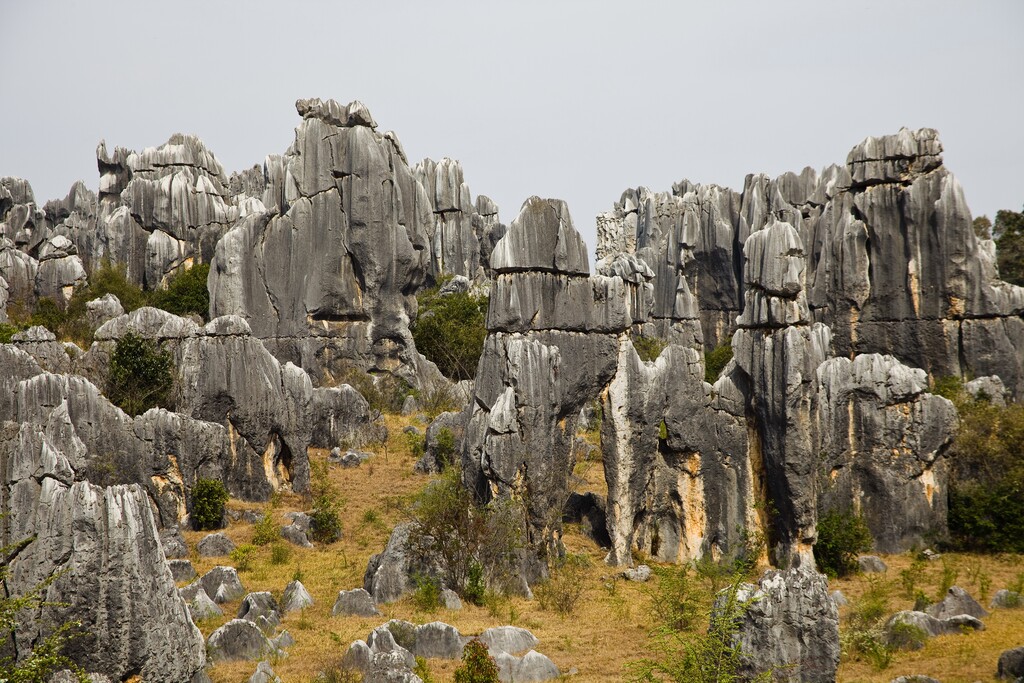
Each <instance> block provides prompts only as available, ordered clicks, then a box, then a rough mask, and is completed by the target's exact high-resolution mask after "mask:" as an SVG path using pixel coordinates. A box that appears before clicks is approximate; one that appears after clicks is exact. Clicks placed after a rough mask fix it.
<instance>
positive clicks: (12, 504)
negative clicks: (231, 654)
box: [0, 422, 205, 683]
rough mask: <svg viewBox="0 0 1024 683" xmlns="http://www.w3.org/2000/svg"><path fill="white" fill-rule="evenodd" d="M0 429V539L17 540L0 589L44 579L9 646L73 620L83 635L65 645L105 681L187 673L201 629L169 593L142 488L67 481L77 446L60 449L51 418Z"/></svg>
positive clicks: (19, 650) (26, 645)
mask: <svg viewBox="0 0 1024 683" xmlns="http://www.w3.org/2000/svg"><path fill="white" fill-rule="evenodd" d="M3 430H4V434H3V438H2V439H0V469H2V472H0V475H2V477H0V478H2V481H3V486H2V487H0V497H2V500H0V503H2V505H0V511H2V512H3V514H4V521H3V527H2V537H0V545H3V546H4V547H8V546H10V545H11V544H19V545H18V546H17V547H18V550H17V551H16V552H15V553H14V554H13V556H12V558H11V559H10V564H9V575H8V577H7V579H6V590H7V592H8V594H9V595H13V596H20V595H27V594H28V593H29V592H30V591H32V590H33V589H35V588H36V587H37V586H40V585H43V582H44V581H49V580H51V579H52V583H48V584H46V585H45V586H44V588H43V589H42V594H41V597H42V599H43V600H44V603H43V606H42V607H41V608H40V609H38V610H27V611H25V612H23V613H21V614H19V617H18V620H17V628H16V630H15V632H14V643H13V645H14V648H15V653H16V654H25V653H27V652H28V651H29V650H30V649H31V648H32V646H33V645H34V644H35V643H36V642H37V640H38V639H39V638H40V637H41V636H42V635H43V634H46V633H49V632H50V630H51V629H53V628H55V627H56V626H57V625H59V624H66V623H71V622H76V621H77V622H80V623H81V633H82V634H83V635H81V636H80V637H78V638H74V639H72V640H71V641H70V642H69V644H68V646H67V648H68V649H67V653H68V655H69V656H70V657H71V658H72V659H73V660H74V661H76V662H77V663H78V664H80V665H81V666H83V667H84V668H85V669H86V670H89V671H96V672H101V673H104V674H107V675H109V676H110V677H112V678H114V679H115V680H123V679H125V678H127V677H128V676H132V675H141V676H143V677H145V679H146V680H152V681H167V682H168V683H170V682H171V681H185V680H189V679H190V678H191V677H192V675H193V674H195V673H196V672H198V671H200V670H201V669H202V667H203V665H204V663H205V651H204V649H203V641H202V635H201V634H200V633H199V630H198V629H197V628H196V627H195V626H194V625H193V623H192V620H191V618H190V617H189V615H188V611H187V609H186V606H185V603H184V602H183V601H182V600H181V599H180V598H179V597H178V595H177V592H176V591H175V588H174V579H173V577H172V576H171V572H170V569H169V568H168V567H167V564H166V562H165V561H164V556H163V552H162V551H161V547H160V538H159V535H158V532H157V525H156V521H155V519H154V517H153V514H152V512H151V508H150V503H149V499H148V497H147V495H146V493H145V492H144V491H143V490H142V489H141V488H140V487H139V486H138V485H129V486H123V485H118V486H111V487H100V486H95V485H93V484H90V483H89V482H85V481H75V471H74V469H73V467H72V459H73V458H75V457H76V456H77V455H78V454H71V456H70V457H68V456H66V455H65V453H63V452H62V451H61V449H60V446H59V444H60V443H61V442H62V441H63V436H62V435H61V434H60V430H61V427H60V424H59V423H56V422H51V423H49V424H48V425H46V426H45V427H43V426H32V425H31V424H29V423H23V424H21V425H20V426H17V425H14V424H11V423H7V424H6V425H4V427H3ZM25 541H27V543H25V544H24V545H20V544H21V543H22V542H25ZM54 577H56V578H54Z"/></svg>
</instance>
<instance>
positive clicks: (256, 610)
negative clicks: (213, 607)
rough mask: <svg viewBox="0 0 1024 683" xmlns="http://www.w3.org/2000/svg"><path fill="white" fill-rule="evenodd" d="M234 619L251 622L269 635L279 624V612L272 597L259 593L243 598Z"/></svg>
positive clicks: (267, 593)
mask: <svg viewBox="0 0 1024 683" xmlns="http://www.w3.org/2000/svg"><path fill="white" fill-rule="evenodd" d="M235 618H237V619H245V620H246V621H251V622H253V623H254V624H256V625H257V626H259V627H260V630H261V631H263V632H264V633H266V634H267V635H271V634H272V633H273V632H274V631H275V630H276V629H277V627H278V626H279V625H280V624H281V610H280V608H279V607H278V605H277V600H275V599H274V596H273V595H271V594H270V593H269V592H267V591H260V592H257V593H249V594H248V595H246V596H245V598H244V599H243V600H242V604H241V605H239V607H238V614H236V615H235Z"/></svg>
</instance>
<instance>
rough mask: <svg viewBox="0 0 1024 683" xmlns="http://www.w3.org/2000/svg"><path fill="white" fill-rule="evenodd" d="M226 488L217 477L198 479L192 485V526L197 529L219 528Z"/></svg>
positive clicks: (226, 493) (222, 517) (225, 501)
mask: <svg viewBox="0 0 1024 683" xmlns="http://www.w3.org/2000/svg"><path fill="white" fill-rule="evenodd" d="M228 498H229V496H228V490H227V489H226V488H224V483H223V482H221V481H220V480H219V479H199V480H198V481H196V483H195V486H193V487H192V515H191V519H192V527H193V528H194V529H197V530H199V531H202V530H206V529H219V528H220V527H221V526H222V525H223V520H224V504H225V503H227V502H228Z"/></svg>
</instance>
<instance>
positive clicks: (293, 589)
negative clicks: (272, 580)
mask: <svg viewBox="0 0 1024 683" xmlns="http://www.w3.org/2000/svg"><path fill="white" fill-rule="evenodd" d="M312 606H313V598H312V596H310V594H309V591H307V590H306V587H305V586H303V585H302V582H301V581H299V580H298V579H295V580H293V581H291V582H290V583H289V584H288V585H287V586H285V588H284V596H283V597H282V598H281V609H282V610H283V611H284V613H285V614H288V613H289V612H298V611H301V610H304V609H306V608H307V607H312Z"/></svg>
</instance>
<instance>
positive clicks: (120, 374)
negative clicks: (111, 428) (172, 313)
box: [106, 331, 174, 415]
mask: <svg viewBox="0 0 1024 683" xmlns="http://www.w3.org/2000/svg"><path fill="white" fill-rule="evenodd" d="M172 364H173V359H172V358H171V354H170V353H169V352H167V351H165V350H164V349H162V348H160V347H159V346H158V345H157V344H156V343H155V342H153V341H151V340H149V339H145V338H143V337H140V336H139V335H137V334H135V333H134V332H130V331H129V332H127V333H125V335H124V336H123V337H121V338H120V339H119V340H118V341H117V346H116V347H114V353H112V354H111V356H110V374H109V375H108V377H107V391H106V394H107V398H109V399H110V401H111V403H113V404H114V405H116V406H118V407H119V408H120V409H121V410H123V411H124V412H126V413H128V414H129V415H141V414H142V413H144V412H146V411H147V410H149V409H150V408H155V407H157V406H164V407H169V404H168V398H169V397H170V393H171V387H172V386H173V384H174V377H173V376H172V375H171V366H172Z"/></svg>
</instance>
